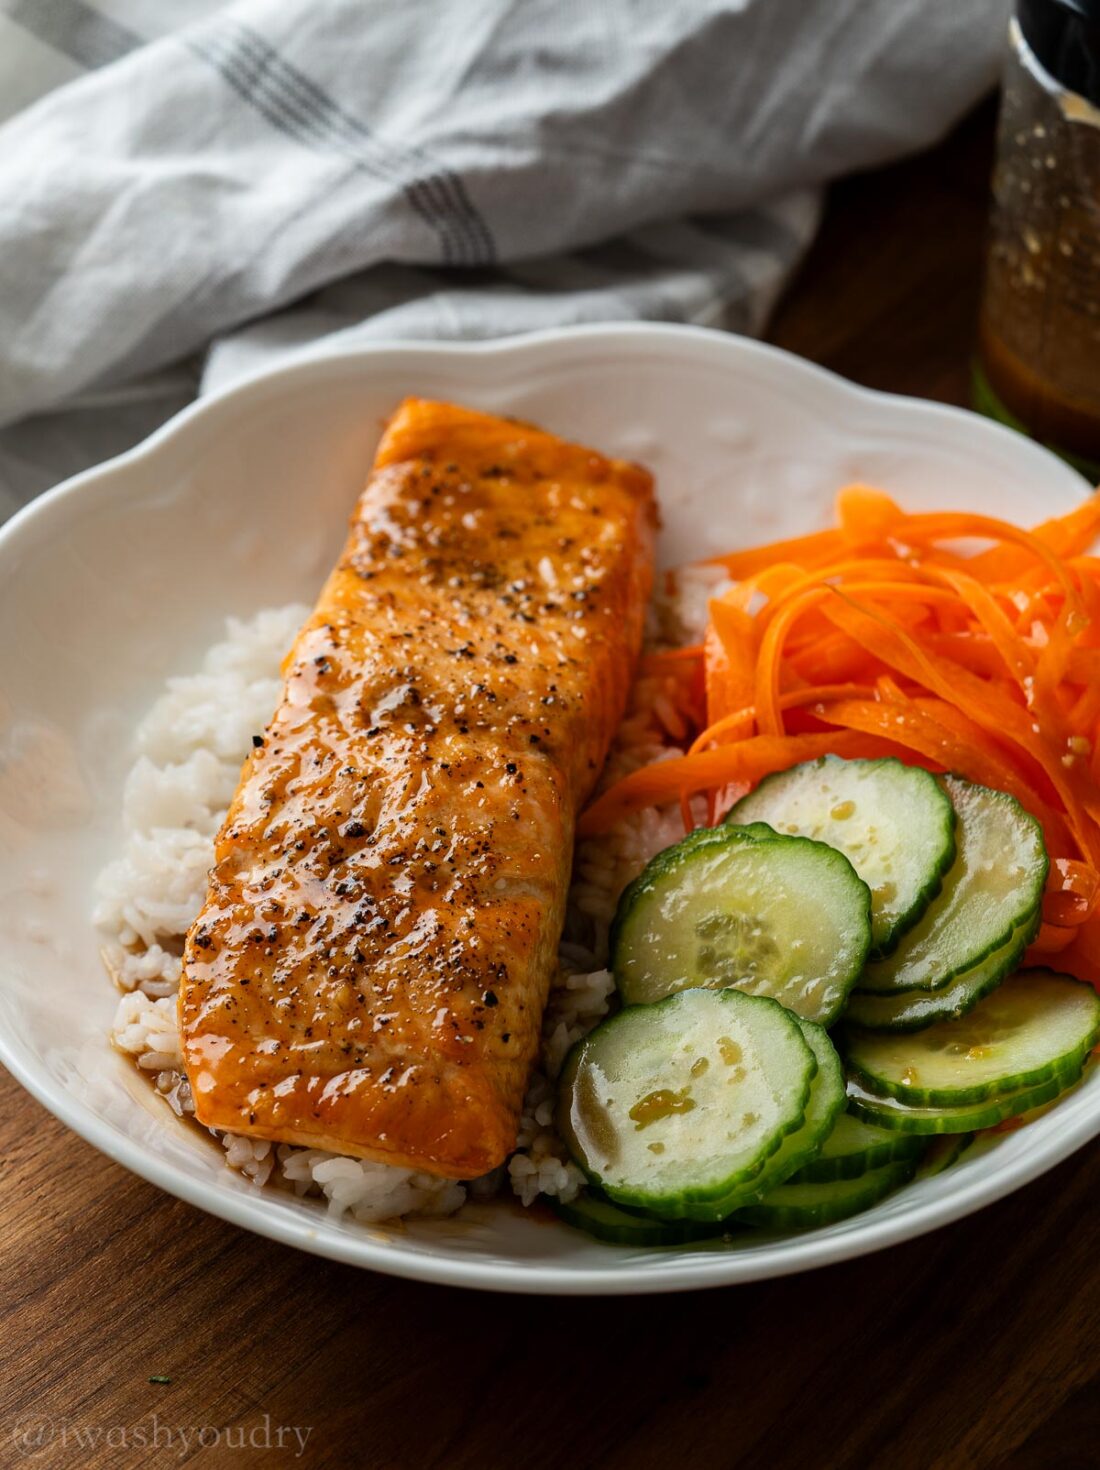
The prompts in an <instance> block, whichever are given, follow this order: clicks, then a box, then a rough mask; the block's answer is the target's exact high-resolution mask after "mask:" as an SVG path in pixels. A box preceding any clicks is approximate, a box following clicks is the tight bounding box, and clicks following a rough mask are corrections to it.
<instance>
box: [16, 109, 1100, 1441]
mask: <svg viewBox="0 0 1100 1470" xmlns="http://www.w3.org/2000/svg"><path fill="white" fill-rule="evenodd" d="M991 128H992V117H991V112H990V110H989V109H988V108H986V109H983V110H982V111H981V112H979V113H978V114H977V115H976V116H975V117H974V118H972V119H970V120H969V121H968V122H967V123H966V124H964V125H963V127H962V128H961V129H960V130H959V131H958V132H957V133H956V135H955V136H954V137H952V138H951V139H950V140H949V141H948V142H947V143H946V144H945V145H944V146H943V147H941V148H939V149H937V150H936V151H935V152H934V153H933V154H931V155H929V156H928V157H925V158H923V159H919V160H916V161H912V162H909V163H906V164H903V165H901V166H900V167H897V168H893V169H890V170H886V171H883V172H881V173H879V174H876V175H873V176H868V177H865V178H862V179H859V180H855V181H850V182H848V183H845V184H843V185H842V186H840V187H839V188H837V189H836V190H835V191H834V194H833V197H832V199H831V202H830V209H829V214H828V218H827V221H826V224H825V228H824V230H823V233H822V235H821V237H820V240H819V242H818V244H817V245H816V247H815V249H814V250H813V252H812V254H811V255H810V257H809V259H808V261H807V262H806V265H805V267H804V269H803V271H802V273H801V275H800V277H799V279H798V281H797V282H796V283H795V286H794V288H793V290H792V291H791V292H790V294H789V296H788V299H787V300H786V302H785V304H784V305H783V306H782V307H781V309H780V311H779V312H778V315H777V317H776V320H775V325H774V331H773V336H774V339H775V340H776V341H777V342H780V343H781V344H782V345H784V346H786V347H790V348H791V349H793V350H795V351H797V352H802V353H805V354H806V355H807V356H810V357H813V358H816V359H817V360H818V361H820V362H823V363H825V364H826V365H827V366H829V367H831V368H835V369H836V370H837V371H839V372H841V373H845V374H847V375H848V376H850V377H853V378H856V379H858V380H859V381H861V382H864V383H869V384H872V385H873V386H875V387H881V388H889V389H895V390H899V391H902V392H910V393H918V394H924V395H926V396H929V397H934V398H941V399H945V400H947V401H952V402H961V401H965V393H966V364H967V356H968V351H969V345H970V337H971V330H972V324H973V320H974V311H975V302H976V293H977V283H978V272H979V263H980V254H981V234H982V226H983V221H984V216H985V199H986V181H987V178H988V171H989V161H990V158H989V155H990V137H991ZM0 1148H2V1157H3V1160H4V1187H3V1190H2V1194H0V1209H2V1228H0V1254H2V1259H0V1465H7V1464H12V1465H14V1464H17V1463H23V1461H24V1459H25V1462H26V1463H28V1464H31V1465H49V1466H53V1465H69V1464H71V1465H79V1466H108V1465H109V1466H120V1465H121V1466H127V1465H130V1464H134V1465H136V1464H156V1465H161V1464H163V1465H169V1464H176V1463H181V1462H184V1461H186V1462H187V1463H197V1464H199V1465H201V1466H203V1467H208V1466H209V1467H221V1466H227V1465H228V1466H237V1465H240V1466H245V1465H251V1464H254V1463H260V1462H261V1461H262V1462H263V1463H265V1464H266V1463H269V1462H274V1461H278V1462H279V1463H284V1462H285V1463H288V1464H289V1463H295V1462H297V1463H300V1464H307V1465H310V1466H361V1467H369V1470H426V1467H441V1470H442V1467H446V1470H463V1467H468V1470H497V1467H500V1470H512V1467H517V1470H518V1467H532V1470H537V1467H555V1470H556V1467H565V1466H569V1467H577V1470H586V1467H593V1466H599V1467H606V1470H648V1467H665V1466H679V1465H683V1466H685V1467H688V1470H707V1467H712V1466H714V1467H722V1470H732V1467H741V1466H743V1467H747V1470H758V1467H764V1470H770V1467H780V1470H783V1467H788V1466H789V1467H799V1470H803V1467H804V1470H831V1467H850V1470H868V1467H877V1466H883V1467H890V1470H932V1467H936V1470H964V1467H971V1466H973V1467H986V1466H990V1467H993V1466H996V1467H1011V1470H1054V1467H1057V1470H1085V1467H1093V1466H1097V1465H1100V1400H1098V1397H1097V1392H1096V1388H1095V1386H1094V1380H1095V1377H1096V1373H1097V1369H1098V1367H1100V1348H1098V1344H1097V1339H1098V1335H1100V1264H1098V1262H1097V1260H1096V1258H1095V1255H1094V1251H1095V1249H1096V1244H1097V1232H1096V1227H1095V1215H1094V1210H1095V1208H1096V1206H1095V1201H1096V1200H1097V1199H1098V1198H1100V1149H1097V1148H1091V1149H1086V1150H1084V1151H1082V1152H1081V1153H1080V1154H1078V1155H1077V1156H1076V1157H1075V1158H1073V1159H1071V1160H1070V1161H1069V1162H1068V1163H1066V1164H1064V1165H1062V1167H1061V1168H1059V1169H1057V1170H1055V1171H1054V1172H1053V1173H1051V1174H1048V1175H1047V1176H1046V1177H1045V1178H1043V1179H1041V1180H1040V1181H1038V1182H1037V1183H1035V1184H1033V1185H1031V1186H1030V1187H1029V1188H1027V1189H1025V1190H1023V1191H1021V1192H1020V1193H1018V1194H1016V1195H1015V1196H1013V1197H1012V1198H1011V1199H1008V1200H1005V1201H1003V1202H1002V1203H1000V1204H998V1205H995V1206H992V1207H990V1208H989V1209H986V1210H983V1211H982V1212H981V1213H980V1214H978V1215H976V1216H973V1217H972V1218H970V1219H968V1220H966V1221H963V1222H962V1223H960V1224H957V1225H954V1226H952V1227H950V1228H948V1229H944V1230H940V1231H938V1232H937V1233H936V1234H934V1235H930V1236H926V1237H925V1238H924V1239H921V1240H917V1241H914V1242H913V1243H912V1244H909V1245H905V1246H898V1247H896V1248H894V1249H892V1250H888V1251H884V1252H882V1253H880V1254H878V1255H874V1256H871V1257H868V1258H866V1259H864V1260H861V1261H856V1262H853V1263H851V1264H847V1265H841V1266H834V1267H831V1268H829V1269H828V1270H823V1271H818V1272H816V1273H813V1274H811V1275H805V1276H798V1277H793V1278H788V1279H786V1280H781V1281H775V1282H770V1283H765V1284H762V1285H759V1286H751V1287H739V1288H731V1289H728V1290H722V1291H712V1292H709V1293H705V1294H698V1295H686V1296H681V1297H656V1298H644V1297H643V1298H638V1299H634V1300H607V1301H601V1300H564V1299H563V1300H557V1301H553V1300H551V1301H544V1300H541V1299H537V1298H505V1297H492V1296H481V1295H477V1294H474V1293H469V1292H460V1291H457V1290H447V1289H442V1288H438V1287H429V1286H420V1285H413V1284H410V1283H406V1282H402V1281H396V1280H389V1279H387V1278H385V1277H383V1276H376V1275H372V1274H369V1273H367V1272H359V1271H355V1270H352V1269H350V1268H347V1267H341V1266H336V1265H331V1264H329V1263H328V1262H325V1261H321V1260H316V1259H313V1258H311V1257H309V1256H305V1255H300V1254H297V1253H296V1252H294V1251H292V1250H289V1249H286V1248H284V1247H281V1246H278V1245H272V1244H269V1243H268V1242H266V1241H264V1240H260V1239H258V1238H256V1237H255V1236H252V1235H246V1234H244V1233H242V1232H241V1231H239V1230H236V1229H234V1228H233V1227H231V1226H229V1225H225V1224H222V1223H221V1222H220V1221H218V1220H214V1219H210V1218H209V1217H207V1216H206V1215H202V1214H200V1213H198V1212H197V1211H196V1210H194V1209H191V1208H190V1207H188V1206H186V1205H183V1204H180V1203H177V1202H176V1201H175V1200H173V1199H170V1198H169V1197H168V1196H167V1195H164V1194H161V1193H159V1192H158V1191H157V1190H155V1189H153V1188H152V1187H151V1186H149V1185H148V1184H145V1183H143V1182H142V1181H141V1180H139V1179H135V1178H133V1177H131V1176H130V1175H129V1174H127V1173H125V1172H124V1171H123V1170H122V1169H119V1168H117V1167H115V1165H113V1164H111V1163H109V1162H108V1161H107V1160H106V1159H104V1158H101V1157H100V1156H99V1155H98V1154H97V1153H95V1152H93V1150H92V1149H90V1148H89V1147H87V1146H86V1145H85V1144H83V1143H81V1142H80V1141H79V1140H78V1139H76V1138H75V1137H73V1136H72V1135H71V1134H69V1133H67V1132H66V1131H65V1130H64V1129H63V1128H62V1127H61V1126H60V1124H58V1123H56V1122H55V1121H54V1120H53V1119H52V1118H51V1117H49V1116H48V1115H47V1114H46V1113H45V1112H43V1111H42V1109H41V1108H39V1107H38V1106H37V1104H35V1103H33V1102H32V1101H31V1100H30V1098H29V1097H27V1096H26V1095H24V1094H23V1093H22V1092H21V1091H20V1090H19V1088H18V1087H16V1085H15V1084H14V1083H13V1082H12V1081H11V1080H10V1079H8V1078H6V1077H4V1079H3V1081H2V1083H0ZM156 1375H163V1376H165V1377H167V1378H169V1379H170V1380H171V1381H170V1382H167V1383H157V1382H151V1381H150V1380H151V1378H152V1377H154V1376H156ZM153 1414H156V1415H157V1416H158V1422H159V1424H160V1425H162V1426H163V1425H169V1426H176V1425H181V1426H189V1427H190V1432H191V1435H192V1446H191V1449H190V1450H189V1451H186V1452H184V1453H183V1454H182V1455H181V1452H180V1444H179V1441H178V1440H177V1441H176V1442H175V1443H174V1444H173V1446H172V1447H171V1448H170V1449H169V1448H161V1449H160V1450H158V1451H157V1452H156V1453H150V1452H146V1453H144V1454H143V1453H141V1452H140V1451H139V1450H136V1449H134V1448H133V1447H131V1448H130V1449H129V1450H125V1451H124V1450H121V1449H118V1448H112V1447H111V1442H110V1431H111V1430H112V1428H113V1429H114V1431H115V1438H116V1439H117V1438H118V1437H119V1433H120V1428H126V1427H129V1426H138V1425H144V1426H145V1428H146V1430H147V1431H148V1432H149V1433H152V1428H153V1420H152V1417H151V1416H152V1415H153ZM51 1421H53V1423H54V1430H53V1435H54V1437H53V1439H52V1441H51V1440H50V1438H49V1436H50V1430H49V1428H48V1427H47V1428H43V1429H41V1430H39V1429H38V1428H36V1426H38V1425H44V1426H48V1425H49V1423H50V1422H51ZM63 1421H64V1422H66V1423H67V1425H68V1426H69V1428H68V1430H67V1434H68V1435H69V1439H70V1443H69V1445H68V1447H67V1448H64V1447H62V1446H61V1444H60V1442H59V1437H60V1425H61V1423H62V1422H63ZM204 1425H211V1426H218V1427H221V1428H223V1429H224V1427H226V1426H229V1427H230V1428H231V1429H233V1431H234V1436H235V1437H236V1436H237V1435H239V1434H240V1433H241V1432H242V1431H243V1433H244V1434H245V1436H246V1437H248V1436H251V1437H252V1442H253V1445H254V1446H256V1447H254V1448H251V1449H243V1450H240V1451H237V1452H231V1451H229V1450H227V1449H226V1448H225V1447H224V1444H223V1446H222V1447H221V1448H220V1449H216V1450H204V1449H202V1448H200V1447H197V1446H195V1444H194V1438H195V1436H197V1434H198V1431H199V1430H200V1429H201V1428H202V1427H203V1426H204ZM19 1426H24V1428H23V1432H22V1442H21V1443H16V1440H17V1439H18V1438H19ZM73 1426H76V1427H77V1428H79V1429H82V1430H84V1431H88V1432H91V1433H95V1432H96V1431H98V1432H99V1434H100V1436H101V1440H100V1444H99V1447H98V1448H89V1447H85V1448H79V1447H76V1446H74V1445H73V1444H72V1435H73ZM280 1427H282V1429H283V1431H284V1433H283V1449H282V1450H281V1451H279V1450H278V1448H277V1447H276V1438H277V1430H278V1429H279V1428H280ZM295 1429H298V1430H300V1431H302V1432H303V1433H304V1432H305V1431H306V1430H308V1431H309V1434H308V1438H307V1441H306V1452H305V1454H304V1455H301V1456H300V1457H299V1458H297V1461H296V1452H297V1450H298V1445H299V1441H298V1440H297V1438H296V1437H295V1435H294V1434H293V1430H295ZM265 1437H266V1438H267V1439H268V1440H269V1442H270V1444H271V1446H272V1448H271V1449H265V1448H263V1444H264V1440H265ZM37 1439H41V1440H42V1441H43V1447H42V1448H37V1447H36V1440H37ZM47 1441H48V1442H47ZM162 1443H163V1438H162Z"/></svg>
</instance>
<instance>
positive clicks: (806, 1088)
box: [556, 991, 817, 1224]
mask: <svg viewBox="0 0 1100 1470" xmlns="http://www.w3.org/2000/svg"><path fill="white" fill-rule="evenodd" d="M713 993H714V994H716V995H720V994H722V992H721V991H715V992H713ZM683 994H686V992H685V991H676V992H675V993H674V994H673V995H667V996H665V998H664V999H663V1000H658V1001H654V1002H653V1003H652V1004H651V1005H646V1006H624V1007H623V1009H622V1010H620V1011H617V1012H616V1013H615V1015H613V1016H609V1017H608V1018H607V1019H606V1020H605V1021H601V1022H600V1024H599V1025H598V1026H597V1027H595V1029H594V1030H592V1031H590V1032H589V1033H588V1035H587V1036H582V1037H581V1038H580V1039H579V1040H578V1041H575V1042H574V1043H573V1045H572V1047H570V1049H569V1052H568V1054H567V1055H566V1058H565V1062H564V1064H563V1066H562V1069H561V1076H560V1080H559V1083H558V1107H557V1110H556V1111H557V1117H556V1121H557V1126H558V1133H559V1134H560V1135H561V1137H562V1140H563V1141H564V1143H565V1146H566V1148H567V1149H568V1151H569V1156H570V1158H571V1159H572V1160H573V1162H574V1163H575V1164H576V1165H577V1167H578V1169H580V1171H581V1172H582V1174H584V1176H585V1178H586V1179H588V1181H589V1183H591V1184H592V1185H594V1186H595V1189H596V1191H597V1192H598V1193H599V1194H602V1195H606V1197H607V1198H608V1199H609V1200H610V1201H611V1202H612V1203H613V1204H618V1205H622V1206H624V1207H625V1208H628V1209H635V1210H640V1211H641V1212H642V1213H643V1214H646V1215H653V1216H655V1217H656V1218H657V1219H658V1220H694V1221H699V1222H702V1223H705V1224H719V1223H720V1222H721V1221H723V1220H725V1219H727V1218H728V1217H729V1216H730V1215H731V1214H732V1213H733V1211H734V1209H735V1208H736V1206H737V1205H738V1204H740V1203H741V1201H742V1199H744V1198H746V1197H747V1198H750V1199H751V1198H754V1197H755V1185H754V1182H753V1181H755V1180H757V1179H758V1178H759V1177H760V1175H761V1174H762V1173H763V1171H764V1169H765V1168H766V1167H767V1163H768V1160H769V1159H770V1158H771V1157H772V1155H773V1154H776V1153H778V1152H779V1149H780V1147H781V1146H782V1144H783V1140H784V1139H785V1138H786V1137H787V1136H788V1134H791V1133H794V1132H795V1131H796V1130H797V1129H799V1128H801V1126H802V1122H803V1119H804V1117H805V1112H806V1104H807V1102H808V1101H809V1097H810V1088H811V1087H812V1086H813V1079H814V1077H815V1076H816V1074H817V1058H816V1057H815V1056H814V1053H813V1051H812V1049H811V1047H810V1044H809V1042H808V1041H806V1038H805V1036H803V1037H802V1043H803V1045H804V1046H805V1048H806V1052H807V1055H808V1057H809V1060H810V1064H811V1066H810V1070H809V1071H808V1072H807V1073H806V1075H805V1078H804V1081H803V1087H802V1093H801V1100H800V1102H799V1115H798V1117H797V1118H796V1119H795V1120H794V1121H793V1122H792V1123H791V1124H790V1126H789V1127H787V1128H784V1129H781V1130H780V1131H779V1132H777V1133H776V1134H775V1135H774V1136H773V1137H772V1138H771V1139H769V1143H770V1145H771V1146H770V1147H769V1148H767V1149H766V1150H764V1151H763V1152H762V1153H761V1155H760V1156H759V1158H758V1159H757V1160H756V1161H755V1164H754V1165H753V1166H750V1169H749V1170H746V1171H743V1173H742V1177H741V1178H738V1179H737V1180H736V1184H735V1185H733V1187H732V1188H727V1189H726V1190H725V1191H724V1192H723V1193H722V1194H720V1195H719V1194H718V1193H717V1192H716V1190H701V1189H683V1190H680V1191H679V1193H677V1194H669V1195H651V1194H647V1193H645V1191H644V1190H636V1189H618V1188H615V1187H614V1186H611V1187H609V1186H608V1185H607V1184H606V1183H605V1181H604V1180H603V1179H602V1178H601V1176H600V1175H599V1174H598V1173H596V1171H595V1170H594V1169H591V1168H589V1166H588V1164H587V1163H586V1161H585V1160H584V1159H583V1158H582V1157H581V1154H580V1150H579V1149H578V1148H575V1147H574V1143H573V1132H572V1129H571V1128H570V1127H569V1125H568V1122H567V1119H566V1117H565V1116H564V1108H563V1099H564V1097H565V1094H566V1091H567V1089H568V1084H569V1082H570V1079H571V1073H572V1071H573V1068H574V1067H575V1066H576V1065H577V1063H578V1062H579V1060H580V1057H581V1052H582V1050H583V1048H584V1047H585V1046H587V1045H588V1044H589V1043H590V1042H591V1041H592V1039H593V1037H595V1036H596V1035H597V1033H598V1032H600V1031H602V1030H603V1028H604V1027H605V1026H613V1025H615V1024H616V1022H618V1021H619V1020H621V1019H622V1017H623V1016H625V1015H628V1014H630V1013H633V1012H636V1011H652V1010H654V1009H655V1008H656V1007H657V1006H668V1005H671V1004H674V1003H675V1001H676V1000H677V998H678V997H679V996H680V995H683ZM736 994H738V995H742V996H743V997H744V999H745V1000H751V1001H764V1002H765V1003H766V1004H767V1005H771V1006H775V1008H776V1009H777V1010H779V1011H781V1012H782V1013H783V1014H784V1015H785V1016H788V1017H789V1018H790V1020H791V1023H792V1024H793V1025H794V1026H795V1027H796V1028H798V1024H799V1019H800V1018H797V1017H795V1015H794V1014H793V1012H790V1011H788V1010H787V1009H786V1008H785V1007H784V1006H781V1005H780V1004H779V1002H778V1001H777V1000H772V998H771V997H770V996H767V995H744V992H743V991H737V992H736ZM800 1034H801V1032H800ZM735 1177H736V1176H735ZM728 1182H729V1181H727V1183H728Z"/></svg>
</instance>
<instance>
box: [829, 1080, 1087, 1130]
mask: <svg viewBox="0 0 1100 1470" xmlns="http://www.w3.org/2000/svg"><path fill="white" fill-rule="evenodd" d="M1080 1075H1081V1074H1080V1072H1078V1073H1077V1075H1076V1076H1074V1077H1067V1078H1060V1077H1053V1078H1051V1079H1050V1081H1049V1082H1041V1083H1039V1085H1038V1086H1037V1087H1025V1088H1024V1089H1023V1091H1022V1092H1006V1093H1004V1094H1003V1095H1002V1096H1001V1097H994V1098H990V1099H989V1100H988V1101H987V1102H981V1103H964V1104H963V1105H962V1106H961V1107H956V1108H949V1107H942V1106H941V1107H926V1108H922V1107H918V1106H916V1105H915V1104H914V1103H907V1102H903V1101H902V1100H901V1098H898V1097H884V1096H882V1095H881V1094H880V1093H877V1092H872V1091H871V1090H870V1089H869V1088H866V1087H864V1086H863V1085H862V1084H861V1083H859V1082H857V1081H855V1080H854V1079H853V1078H849V1079H848V1107H849V1110H850V1111H851V1112H853V1113H855V1115H856V1117H857V1118H863V1119H864V1120H865V1121H866V1122H868V1123H877V1124H878V1125H879V1127H880V1128H896V1129H897V1130H898V1131H899V1132H901V1133H920V1134H931V1133H974V1132H977V1131H978V1130H979V1129H981V1128H992V1127H993V1126H994V1125H995V1124H997V1123H1003V1122H1004V1120H1005V1119H1006V1118H1014V1117H1015V1116H1016V1115H1017V1113H1026V1112H1029V1111H1030V1110H1031V1109H1032V1108H1037V1107H1039V1106H1040V1105H1041V1104H1042V1103H1045V1102H1050V1100H1051V1098H1055V1097H1057V1096H1058V1095H1059V1094H1060V1093H1062V1092H1065V1091H1066V1089H1067V1088H1069V1087H1072V1086H1073V1084H1074V1082H1076V1081H1077V1077H1079V1076H1080Z"/></svg>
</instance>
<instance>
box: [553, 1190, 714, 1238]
mask: <svg viewBox="0 0 1100 1470" xmlns="http://www.w3.org/2000/svg"><path fill="white" fill-rule="evenodd" d="M549 1205H550V1208H551V1209H552V1210H553V1211H554V1213H555V1215H557V1217H558V1219H559V1220H563V1221H564V1222H565V1223H566V1224H567V1225H571V1226H572V1227H573V1229H575V1230H583V1231H584V1233H585V1234H586V1235H591V1236H592V1237H593V1238H594V1239H595V1240H602V1241H604V1242H605V1243H606V1244H607V1245H632V1246H638V1247H641V1248H643V1249H653V1248H654V1247H658V1246H668V1245H692V1244H694V1243H695V1242H696V1241H700V1240H714V1239H715V1238H716V1237H717V1236H720V1235H722V1234H723V1230H722V1227H721V1226H720V1225H704V1224H700V1223H698V1222H696V1221H694V1220H661V1219H658V1218H657V1216H655V1215H643V1214H641V1213H636V1212H634V1211H628V1210H625V1209H620V1208H619V1207H618V1206H617V1205H616V1204H615V1203H614V1201H613V1200H607V1199H602V1198H601V1197H600V1196H598V1195H588V1194H585V1193H584V1192H582V1193H581V1194H579V1195H578V1196H577V1197H576V1199H574V1200H569V1201H566V1200H559V1199H551V1200H550V1201H549Z"/></svg>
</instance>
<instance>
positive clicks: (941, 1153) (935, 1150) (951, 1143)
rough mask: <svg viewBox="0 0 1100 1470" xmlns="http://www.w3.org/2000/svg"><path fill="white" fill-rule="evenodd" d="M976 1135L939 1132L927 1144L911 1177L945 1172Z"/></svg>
mask: <svg viewBox="0 0 1100 1470" xmlns="http://www.w3.org/2000/svg"><path fill="white" fill-rule="evenodd" d="M912 1136H913V1135H912V1134H901V1135H900V1137H902V1138H906V1137H912ZM977 1136H978V1135H977V1134H976V1133H941V1134H939V1136H938V1137H936V1138H934V1139H933V1140H932V1142H931V1143H930V1144H929V1146H928V1149H927V1151H926V1152H925V1155H924V1157H923V1158H922V1159H921V1161H920V1163H919V1164H918V1165H917V1172H916V1174H915V1175H914V1176H913V1177H914V1178H916V1179H934V1178H935V1176H936V1175H937V1174H943V1173H945V1172H946V1171H947V1170H948V1169H950V1168H951V1167H952V1166H953V1165H955V1164H957V1163H958V1162H959V1160H960V1159H961V1158H962V1156H963V1154H964V1153H965V1152H966V1151H967V1149H968V1148H969V1147H970V1145H971V1144H972V1143H973V1142H974V1140H975V1138H977ZM937 1145H938V1147H937Z"/></svg>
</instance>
